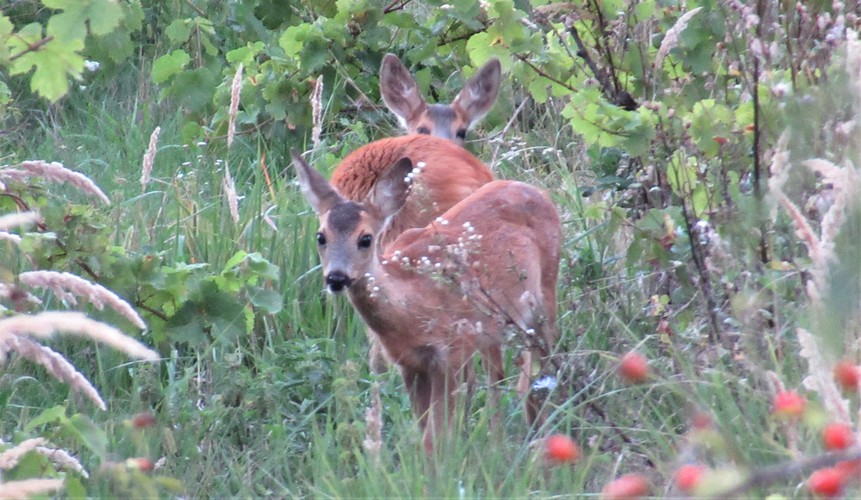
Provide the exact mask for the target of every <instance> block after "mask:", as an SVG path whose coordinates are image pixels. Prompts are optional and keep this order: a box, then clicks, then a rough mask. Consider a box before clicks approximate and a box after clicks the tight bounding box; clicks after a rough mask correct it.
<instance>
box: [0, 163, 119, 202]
mask: <svg viewBox="0 0 861 500" xmlns="http://www.w3.org/2000/svg"><path fill="white" fill-rule="evenodd" d="M28 177H42V178H43V179H46V180H49V181H52V182H58V183H66V182H68V183H69V184H71V185H73V186H75V187H76V188H78V189H79V190H81V191H82V192H84V193H86V194H89V195H92V196H95V197H96V198H98V199H100V200H102V202H103V203H104V204H105V205H110V204H111V200H110V199H109V198H108V197H107V195H105V193H104V192H102V190H101V189H99V187H98V186H96V183H95V182H93V181H92V179H90V178H89V177H87V176H86V175H84V174H81V173H79V172H75V171H73V170H69V169H68V168H66V167H64V166H63V164H62V163H57V162H50V163H49V162H46V161H41V160H33V161H25V162H22V163H20V164H18V165H16V168H10V169H6V168H5V167H4V168H0V179H3V178H11V179H20V178H28Z"/></svg>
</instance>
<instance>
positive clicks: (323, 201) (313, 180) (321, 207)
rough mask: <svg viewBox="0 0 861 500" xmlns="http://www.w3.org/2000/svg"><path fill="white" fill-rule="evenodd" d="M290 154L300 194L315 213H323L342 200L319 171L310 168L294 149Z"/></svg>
mask: <svg viewBox="0 0 861 500" xmlns="http://www.w3.org/2000/svg"><path fill="white" fill-rule="evenodd" d="M290 156H292V157H293V165H294V166H295V167H296V174H297V178H298V180H299V186H300V187H301V188H302V194H303V195H305V199H306V200H308V203H309V204H310V205H311V208H313V209H314V212H316V213H317V215H323V214H324V213H326V212H328V211H329V210H330V209H331V208H332V207H333V206H334V205H335V204H336V203H338V202H339V201H341V200H342V198H341V195H339V194H338V192H337V191H335V189H334V188H333V187H332V185H331V184H329V181H327V180H326V179H324V178H323V176H322V175H320V172H317V171H316V170H314V169H313V168H311V166H310V165H308V162H306V161H305V160H304V159H303V158H302V157H301V156H300V155H299V153H298V152H297V151H296V150H295V149H294V150H291V151H290Z"/></svg>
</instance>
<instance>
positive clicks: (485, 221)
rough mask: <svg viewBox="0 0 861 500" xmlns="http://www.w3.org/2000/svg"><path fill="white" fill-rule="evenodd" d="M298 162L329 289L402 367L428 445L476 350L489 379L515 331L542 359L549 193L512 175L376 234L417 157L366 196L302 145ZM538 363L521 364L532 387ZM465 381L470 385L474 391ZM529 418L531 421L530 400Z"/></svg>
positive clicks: (401, 201) (552, 237) (549, 317)
mask: <svg viewBox="0 0 861 500" xmlns="http://www.w3.org/2000/svg"><path fill="white" fill-rule="evenodd" d="M293 163H294V165H295V167H296V169H297V172H298V179H299V184H300V186H301V188H302V193H303V194H304V196H305V198H306V200H307V201H308V203H309V204H310V205H311V206H312V208H313V209H314V211H315V212H316V213H317V215H318V217H319V222H320V229H319V232H318V233H317V248H318V251H319V254H320V260H321V264H322V269H323V274H324V277H325V282H326V286H327V288H328V290H329V291H330V292H332V293H340V292H343V291H346V292H347V296H348V298H349V300H350V302H351V303H352V305H353V307H354V308H355V309H356V311H357V312H358V313H359V314H360V315H361V317H362V319H363V320H364V321H365V323H366V324H367V325H368V326H369V328H370V329H371V330H372V331H373V332H375V335H376V336H377V337H378V340H379V342H380V343H381V344H382V346H383V347H384V348H385V350H386V351H387V353H388V355H389V357H390V358H391V359H392V360H393V361H394V363H395V364H396V365H397V366H398V367H399V369H400V372H401V376H402V378H403V380H404V384H405V385H406V387H407V389H408V391H409V397H410V402H411V405H412V409H413V413H414V414H415V416H416V417H417V419H418V422H419V426H420V427H421V429H422V431H423V444H424V448H425V451H426V452H427V453H428V454H430V453H431V452H432V451H433V446H434V440H435V437H436V436H439V435H441V433H443V432H444V429H446V427H447V424H450V423H451V418H452V412H453V408H454V404H455V397H454V393H453V392H454V390H455V389H456V387H457V385H458V383H459V381H461V380H465V382H466V383H467V384H468V385H470V384H472V383H473V380H472V378H471V377H470V376H469V373H468V372H469V364H470V360H471V358H472V356H473V354H474V353H476V352H478V353H479V354H480V355H481V359H482V364H483V365H484V366H485V370H486V371H487V372H488V378H489V379H490V381H491V382H492V383H491V385H490V387H491V389H492V390H491V392H490V394H489V398H490V399H489V402H490V405H491V406H494V407H495V406H496V403H497V401H498V393H497V391H496V390H495V389H496V388H497V387H498V383H499V382H500V381H501V380H502V379H503V377H504V373H503V358H502V347H503V344H504V343H505V334H506V331H507V329H508V328H511V327H514V328H517V329H519V330H520V331H521V332H523V335H521V338H523V339H525V344H526V347H527V348H528V349H529V350H530V351H531V353H532V355H536V354H537V356H538V357H539V358H543V356H544V355H546V354H547V353H549V352H550V349H551V347H552V343H553V341H554V339H555V338H556V327H555V321H556V278H557V274H558V271H559V258H560V245H561V224H560V221H559V215H558V213H557V211H556V208H555V206H554V205H553V203H552V202H551V201H550V199H549V197H548V196H547V194H546V193H544V192H543V191H540V190H538V189H536V188H534V187H532V186H530V185H528V184H523V183H520V182H513V181H493V182H489V183H486V184H484V185H482V186H481V187H480V188H478V189H477V190H476V191H475V192H473V193H472V194H470V195H468V196H466V197H465V198H464V199H462V200H461V201H459V202H458V203H457V204H455V205H454V206H453V207H451V208H449V209H448V210H446V211H445V212H444V213H443V214H442V215H441V217H440V218H438V219H436V220H435V221H433V222H431V223H430V224H428V225H426V226H424V227H420V228H413V229H408V230H406V231H404V232H402V233H400V234H399V235H398V236H397V237H396V238H395V239H394V240H393V241H391V242H390V243H389V244H388V245H384V244H383V243H382V242H381V241H380V238H381V236H382V235H384V234H386V227H387V225H388V224H389V223H390V221H391V220H392V219H393V218H396V217H397V216H398V212H399V211H400V210H401V209H402V208H404V206H405V204H407V203H408V200H409V191H410V187H411V184H413V182H412V177H413V175H414V173H415V171H414V170H413V162H412V161H411V159H410V158H408V157H404V158H400V159H398V160H396V161H395V162H394V165H393V166H392V167H391V168H390V169H388V170H386V171H385V172H382V173H381V174H380V176H379V178H378V179H377V180H376V182H375V183H374V184H373V186H371V188H370V190H369V192H368V194H367V196H366V197H365V198H364V199H363V200H360V201H358V202H357V201H350V200H349V199H347V198H345V197H344V196H342V195H341V194H339V192H338V191H337V190H336V189H335V188H334V187H333V185H332V184H330V183H329V182H327V181H326V180H325V179H324V178H323V176H322V175H320V173H319V172H317V171H316V170H314V169H313V168H311V167H310V166H309V165H308V164H307V163H306V162H305V161H304V160H303V159H302V158H301V157H299V156H298V155H297V154H296V153H295V152H294V154H293ZM531 365H532V363H531V362H527V363H523V364H522V365H521V373H520V378H521V379H525V382H523V380H521V382H519V383H518V388H528V386H529V382H528V380H529V378H530V375H531V373H530V372H531V370H532V366H531ZM468 389H469V388H468ZM526 401H527V415H528V416H529V417H530V420H532V419H533V417H534V414H535V409H534V408H532V409H530V408H529V401H530V398H528V397H527V398H526Z"/></svg>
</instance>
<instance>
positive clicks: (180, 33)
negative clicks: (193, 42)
mask: <svg viewBox="0 0 861 500" xmlns="http://www.w3.org/2000/svg"><path fill="white" fill-rule="evenodd" d="M164 34H165V35H167V39H168V40H170V43H174V44H182V43H185V42H187V41H188V37H190V36H191V23H190V22H189V20H188V19H177V20H175V21H174V22H172V23H170V25H169V26H168V27H167V28H165V30H164Z"/></svg>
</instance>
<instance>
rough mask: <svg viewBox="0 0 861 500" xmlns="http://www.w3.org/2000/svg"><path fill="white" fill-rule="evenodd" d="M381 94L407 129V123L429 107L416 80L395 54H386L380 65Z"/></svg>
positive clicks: (388, 106)
mask: <svg viewBox="0 0 861 500" xmlns="http://www.w3.org/2000/svg"><path fill="white" fill-rule="evenodd" d="M380 94H381V95H382V96H383V102H384V103H385V104H386V107H387V108H389V110H390V111H391V112H392V113H394V114H395V116H397V117H398V121H399V122H400V124H401V126H402V127H404V128H405V129H406V128H408V127H407V122H409V120H410V119H412V118H414V117H415V116H416V115H417V114H419V113H421V111H422V110H423V109H424V108H426V107H427V103H426V102H425V100H424V98H422V96H421V93H420V92H419V86H418V84H417V83H416V81H415V79H414V78H413V76H412V75H411V74H410V72H409V70H408V69H407V68H406V66H404V64H403V63H402V62H401V60H400V59H398V57H397V56H396V55H394V54H386V55H385V57H383V63H382V64H381V65H380Z"/></svg>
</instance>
